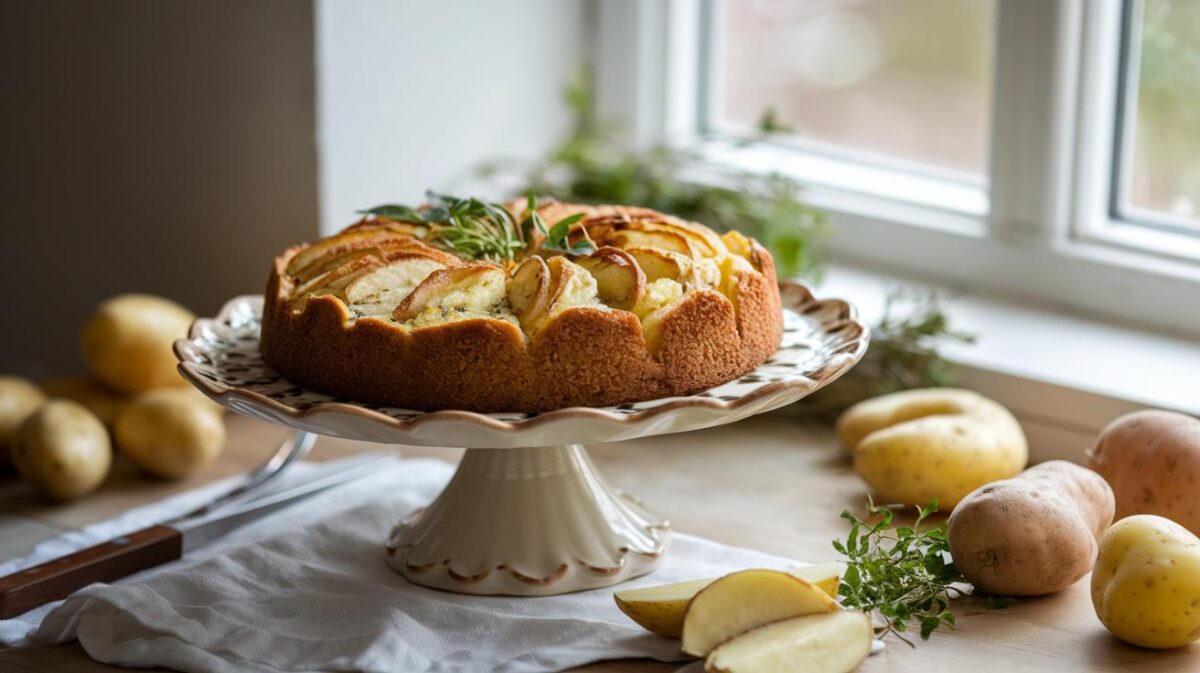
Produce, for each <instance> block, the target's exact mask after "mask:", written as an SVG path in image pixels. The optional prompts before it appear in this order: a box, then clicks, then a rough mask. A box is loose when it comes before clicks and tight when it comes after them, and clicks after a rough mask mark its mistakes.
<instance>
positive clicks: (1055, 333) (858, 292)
mask: <svg viewBox="0 0 1200 673" xmlns="http://www.w3.org/2000/svg"><path fill="white" fill-rule="evenodd" d="M897 285H908V286H917V287H930V286H929V285H928V284H922V283H914V282H912V281H909V280H907V279H903V278H898V277H896V276H894V275H889V274H883V273H877V272H874V271H869V270H866V269H863V268H860V267H855V266H850V265H846V264H834V265H831V266H830V268H829V269H828V271H827V275H826V279H825V281H824V282H823V283H822V284H821V285H820V287H819V288H818V289H817V292H816V293H817V295H818V296H820V297H839V298H844V299H847V300H849V301H851V302H852V303H854V304H855V305H856V306H857V307H858V308H859V311H860V313H861V315H862V316H863V317H864V318H865V319H866V320H867V321H868V322H870V323H872V324H874V323H875V322H877V321H878V319H879V318H880V316H881V315H882V313H883V307H884V300H885V298H886V296H887V293H888V290H889V289H890V288H893V287H895V286H897ZM932 289H935V290H938V291H939V293H940V294H941V296H942V298H943V305H944V307H945V308H946V311H947V313H949V315H950V319H951V324H952V326H953V327H954V328H955V329H959V330H962V331H966V332H970V333H973V334H975V335H976V336H977V337H978V339H977V341H976V343H974V344H957V343H949V342H948V343H947V344H946V345H945V347H944V349H943V352H944V353H945V354H946V355H947V357H948V358H949V359H951V360H953V361H954V362H956V363H958V364H959V366H960V368H959V371H958V380H957V384H958V385H962V386H963V387H967V388H973V389H976V390H978V391H979V392H981V393H983V394H985V395H988V396H990V397H992V398H994V399H996V400H997V401H999V402H1001V403H1002V404H1004V405H1005V406H1007V407H1008V408H1010V409H1012V410H1013V412H1014V413H1015V414H1016V415H1017V417H1018V418H1019V419H1020V420H1021V423H1022V425H1023V426H1024V427H1025V430H1026V434H1027V435H1028V436H1029V439H1030V451H1031V457H1032V459H1033V460H1038V461H1040V460H1048V459H1051V458H1065V459H1068V460H1074V461H1077V462H1078V461H1082V460H1083V450H1084V449H1085V448H1087V447H1088V446H1090V445H1091V443H1092V442H1093V441H1094V439H1095V437H1096V435H1097V434H1098V433H1099V431H1100V430H1101V429H1102V428H1103V427H1104V425H1106V424H1107V423H1108V422H1109V421H1111V420H1113V419H1114V418H1116V417H1117V416H1119V415H1121V414H1123V413H1127V412H1129V411H1133V410H1136V409H1141V408H1146V407H1158V408H1165V409H1173V410H1176V411H1182V412H1184V413H1189V414H1192V415H1200V343H1198V342H1197V341H1194V340H1190V339H1186V338H1181V337H1174V336H1165V335H1162V334H1158V333H1154V332H1150V331H1143V330H1140V329H1137V328H1131V327H1127V326H1120V325H1116V324H1112V323H1106V322H1101V321H1098V320H1096V319H1094V318H1084V317H1078V316H1075V315H1071V314H1068V313H1065V312H1058V311H1052V310H1048V309H1047V308H1044V307H1037V306H1033V305H1028V304H1022V303H1019V302H1016V301H1010V300H1005V299H1000V298H996V297H993V296H988V295H984V294H977V293H970V292H960V291H951V290H946V289H943V288H932Z"/></svg>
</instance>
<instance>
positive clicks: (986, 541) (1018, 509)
mask: <svg viewBox="0 0 1200 673" xmlns="http://www.w3.org/2000/svg"><path fill="white" fill-rule="evenodd" d="M1113 510H1114V504H1113V494H1112V489H1110V488H1109V487H1108V484H1107V483H1105V482H1104V479H1102V478H1101V477H1100V475H1098V474H1096V473H1095V472H1092V471H1091V470H1089V469H1087V468H1086V467H1081V466H1079V465H1076V464H1074V463H1068V462H1067V461H1064V460H1053V461H1050V462H1047V463H1042V464H1040V465H1035V466H1033V467H1031V468H1029V469H1028V470H1025V471H1024V472H1022V473H1021V474H1019V475H1017V476H1015V477H1013V478H1012V479H1002V480H1000V481H996V482H993V483H990V484H987V485H986V486H981V487H980V488H978V489H976V490H974V491H972V492H971V493H970V494H969V495H968V496H967V497H966V498H964V499H963V501H962V502H960V503H958V506H957V507H955V508H954V512H953V513H952V514H951V515H950V522H949V528H948V531H947V539H948V541H949V543H950V553H951V555H952V556H953V557H954V565H955V566H956V567H957V568H958V570H959V571H960V572H961V573H962V574H963V577H965V578H966V579H967V580H968V581H969V582H971V584H973V585H975V586H976V587H977V588H979V589H982V590H984V591H987V592H988V593H993V594H999V595H1004V596H1036V595H1040V594H1048V593H1053V592H1055V591H1059V590H1062V589H1065V588H1067V587H1068V586H1070V585H1072V584H1074V583H1075V582H1077V581H1079V580H1080V579H1081V578H1082V577H1083V576H1084V575H1086V574H1087V573H1088V571H1090V570H1091V569H1092V564H1093V563H1094V562H1095V560H1096V549H1097V540H1098V539H1099V537H1100V536H1101V535H1102V534H1103V533H1104V531H1105V529H1107V528H1108V526H1109V524H1111V523H1112V520H1113Z"/></svg>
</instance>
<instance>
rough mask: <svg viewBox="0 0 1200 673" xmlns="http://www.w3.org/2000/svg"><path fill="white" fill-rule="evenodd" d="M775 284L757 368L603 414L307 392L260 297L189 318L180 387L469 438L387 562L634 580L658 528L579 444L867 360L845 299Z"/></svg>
mask: <svg viewBox="0 0 1200 673" xmlns="http://www.w3.org/2000/svg"><path fill="white" fill-rule="evenodd" d="M781 290H782V294H783V304H784V335H783V343H782V347H781V348H780V350H779V352H777V353H776V354H775V355H774V356H773V357H772V358H771V359H770V360H768V361H767V362H766V363H764V364H763V365H762V366H760V367H759V368H758V369H756V370H754V371H753V372H751V373H749V374H747V375H745V376H743V377H741V378H739V379H737V380H735V381H731V382H729V383H726V384H724V385H721V386H717V387H715V388H712V389H710V390H706V391H704V392H701V393H698V394H696V395H690V396H687V397H671V398H664V399H658V400H650V401H646V402H636V403H632V404H622V405H619V406H614V407H605V408H591V407H586V408H585V407H575V408H569V409H560V410H557V411H552V412H547V413H543V414H523V413H494V414H481V413H474V412H467V411H453V410H447V411H435V412H420V411H412V410H406V409H395V408H389V407H379V406H374V405H369V404H360V403H356V402H353V401H351V400H345V399H338V398H334V397H331V396H329V395H324V394H321V393H317V392H314V391H311V390H308V389H305V388H303V387H301V386H297V385H294V384H292V383H289V382H288V381H286V380H284V379H283V378H282V377H280V376H279V375H278V374H276V373H275V372H274V371H272V370H271V369H270V368H269V367H267V366H266V365H265V364H264V363H263V361H262V357H261V356H260V354H259V343H258V339H259V328H260V318H261V313H262V298H261V297H239V298H236V299H233V300H231V301H230V302H229V303H227V304H226V305H225V307H224V308H223V309H222V310H221V312H220V314H219V315H218V316H217V317H216V318H212V319H201V320H197V321H196V323H195V325H193V327H192V330H191V333H190V334H189V337H188V338H187V339H181V340H180V341H178V342H176V345H175V350H176V353H177V355H178V356H179V359H180V366H179V368H180V371H181V372H182V373H183V375H184V376H185V377H186V378H187V379H188V380H189V381H191V382H192V383H193V384H195V386H196V387H197V388H199V389H200V390H201V391H203V392H204V393H205V394H207V395H208V396H209V397H211V398H212V399H214V400H216V401H217V402H219V403H220V404H222V405H224V406H225V407H227V408H229V409H231V410H233V411H236V412H239V413H242V414H245V415H247V416H252V417H254V418H259V419H263V420H266V421H270V422H272V423H278V424H280V425H286V426H288V427H291V428H293V429H295V430H298V431H300V432H311V433H319V434H324V435H332V436H335V437H344V438H348V439H357V440H365V441H372V442H382V443H387V444H417V445H425V446H458V447H466V448H467V451H466V453H465V454H464V456H463V459H462V462H461V463H460V464H459V467H458V471H457V472H455V474H454V477H453V478H452V479H451V480H450V483H449V484H448V485H447V486H446V488H445V490H444V491H443V492H442V494H441V495H440V496H438V498H437V499H436V500H435V501H434V502H433V503H432V504H431V505H429V507H427V508H425V509H423V510H421V511H419V512H417V513H416V514H414V515H412V516H410V517H409V518H408V519H406V520H405V521H402V522H400V524H399V525H397V526H396V527H395V529H393V530H392V532H391V535H390V537H389V538H388V540H387V544H386V559H387V563H388V564H389V565H390V566H391V567H392V568H394V569H395V570H397V571H398V572H400V573H402V574H403V575H404V576H405V577H407V578H408V579H409V580H411V581H413V582H415V583H417V584H422V585H425V586H429V587H435V588H438V589H445V590H448V591H455V592H460V593H473V594H507V595H518V596H538V595H549V594H559V593H565V592H568V591H578V590H581V589H591V588H595V587H602V586H609V585H612V584H616V583H619V582H623V581H625V580H627V579H631V578H633V577H637V576H639V575H643V574H645V573H648V572H650V571H651V570H653V569H654V568H655V567H657V566H658V564H659V563H660V562H661V561H662V558H663V555H664V554H665V553H666V551H667V546H668V541H669V536H668V532H669V526H668V523H667V521H666V520H665V519H663V518H661V517H660V516H658V515H656V514H654V513H652V512H651V511H650V510H649V509H647V508H646V507H644V506H643V505H642V503H641V502H640V501H638V500H637V499H635V498H633V497H632V496H630V495H628V494H625V493H622V492H620V491H619V490H617V489H614V488H613V487H612V486H610V485H609V484H608V483H607V482H606V481H605V480H604V478H603V477H601V476H600V475H599V474H598V473H597V472H596V470H595V467H594V466H593V465H592V462H591V460H590V459H589V458H588V454H587V451H586V450H585V449H584V448H583V446H582V445H583V444H586V443H591V442H612V441H619V440H623V439H631V438H634V437H645V436H649V435H657V434H665V433H670V432H683V431H685V430H696V429H700V428H707V427H711V426H714V425H721V424H724V423H732V422H734V421H737V420H740V419H743V418H746V417H748V416H752V415H754V414H758V413H762V412H764V411H769V410H771V409H775V408H778V407H781V406H783V405H785V404H790V403H792V402H795V401H796V400H798V399H800V398H802V397H804V396H805V395H808V394H810V393H812V392H813V391H815V390H817V389H819V388H820V387H822V386H824V385H825V384H827V383H829V382H830V381H833V380H834V379H836V378H837V377H839V376H841V375H842V374H843V373H844V372H845V371H846V370H848V369H849V368H850V367H852V366H853V365H854V364H855V363H856V362H857V361H858V360H859V358H861V357H862V354H863V353H864V352H865V351H866V347H867V340H868V330H867V328H866V327H865V326H864V325H863V324H862V323H861V322H860V321H859V320H858V319H857V317H856V315H855V311H854V309H853V307H852V306H850V305H849V304H847V303H846V302H844V301H840V300H817V299H814V298H813V295H812V293H811V292H810V291H809V290H808V288H807V287H805V286H803V285H800V284H797V283H783V284H781ZM497 449H502V450H497Z"/></svg>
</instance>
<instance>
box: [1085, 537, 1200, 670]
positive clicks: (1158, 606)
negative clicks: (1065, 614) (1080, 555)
mask: <svg viewBox="0 0 1200 673" xmlns="http://www.w3.org/2000/svg"><path fill="white" fill-rule="evenodd" d="M1092 605H1093V606H1094V607H1095V608H1096V616H1097V617H1099V618H1100V621H1101V623H1103V624H1104V627H1105V628H1107V629H1108V630H1109V631H1111V632H1112V634H1113V635H1115V636H1116V637H1118V638H1120V639H1121V640H1124V641H1126V642H1129V643H1133V644H1134V645H1141V646H1142V647H1154V648H1160V649H1165V648H1171V647H1182V646H1184V645H1187V644H1188V643H1190V642H1192V641H1194V640H1196V639H1198V638H1200V538H1197V537H1196V536H1195V535H1194V534H1192V533H1191V531H1189V530H1188V529H1186V528H1184V527H1183V526H1180V525H1179V524H1177V523H1175V522H1174V521H1171V520H1170V519H1164V518H1163V517H1161V516H1154V515H1152V514H1138V515H1135V516H1131V517H1129V518H1127V519H1121V520H1120V521H1118V522H1116V523H1115V524H1113V526H1112V527H1111V528H1109V529H1108V532H1107V533H1105V534H1104V537H1103V538H1101V540H1100V557H1099V558H1098V559H1097V560H1096V570H1095V572H1093V573H1092Z"/></svg>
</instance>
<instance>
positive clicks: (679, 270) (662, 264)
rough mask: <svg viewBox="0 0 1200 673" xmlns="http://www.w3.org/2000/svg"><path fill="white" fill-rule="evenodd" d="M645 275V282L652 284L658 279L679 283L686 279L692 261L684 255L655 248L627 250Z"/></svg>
mask: <svg viewBox="0 0 1200 673" xmlns="http://www.w3.org/2000/svg"><path fill="white" fill-rule="evenodd" d="M626 252H628V253H629V254H630V255H631V256H632V257H633V259H634V260H636V261H637V264H638V266H639V267H641V269H642V273H644V274H646V282H647V283H653V282H654V281H656V280H658V279H660V278H667V279H669V280H674V281H681V280H684V279H685V278H687V275H688V273H689V272H691V270H692V260H691V259H690V258H688V257H687V256H685V255H681V254H680V253H677V252H671V251H669V250H659V249H657V248H628V249H626Z"/></svg>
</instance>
